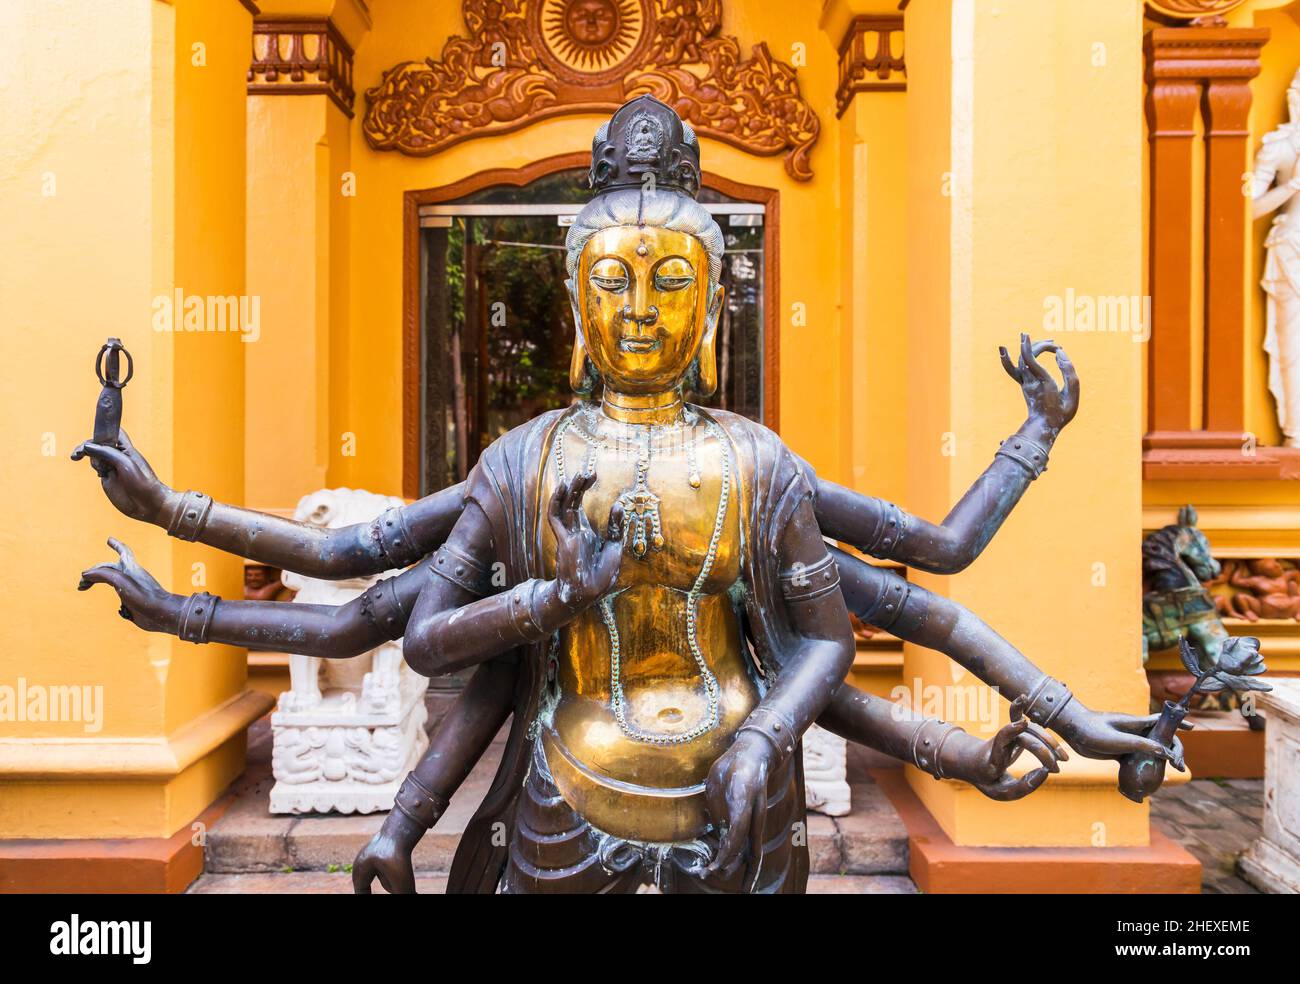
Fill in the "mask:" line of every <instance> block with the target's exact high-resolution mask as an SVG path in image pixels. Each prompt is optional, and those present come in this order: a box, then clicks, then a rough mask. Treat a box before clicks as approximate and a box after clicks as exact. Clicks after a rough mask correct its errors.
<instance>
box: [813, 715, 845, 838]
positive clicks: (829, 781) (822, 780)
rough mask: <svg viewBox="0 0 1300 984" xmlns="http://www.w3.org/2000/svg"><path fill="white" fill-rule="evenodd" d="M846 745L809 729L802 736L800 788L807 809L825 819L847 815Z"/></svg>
mask: <svg viewBox="0 0 1300 984" xmlns="http://www.w3.org/2000/svg"><path fill="white" fill-rule="evenodd" d="M848 747H849V746H848V742H846V741H845V740H844V739H843V738H841V737H840V736H839V735H833V734H831V733H830V732H829V731H827V730H826V729H825V728H820V727H818V726H817V725H815V724H814V725H813V726H812V727H811V728H809V729H808V730H807V731H805V732H804V735H803V784H804V795H805V796H806V797H807V800H808V809H810V810H816V811H817V812H818V813H824V814H826V815H827V816H828V817H842V816H844V815H845V814H847V813H848V812H849V809H850V803H849V783H848V778H847V776H848Z"/></svg>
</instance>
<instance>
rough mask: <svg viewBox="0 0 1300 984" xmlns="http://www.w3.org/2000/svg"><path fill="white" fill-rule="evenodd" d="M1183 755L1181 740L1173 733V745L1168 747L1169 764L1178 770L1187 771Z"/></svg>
mask: <svg viewBox="0 0 1300 984" xmlns="http://www.w3.org/2000/svg"><path fill="white" fill-rule="evenodd" d="M1183 756H1184V752H1183V741H1182V739H1181V738H1179V737H1178V736H1177V735H1174V738H1173V745H1172V747H1171V748H1170V749H1169V764H1170V765H1172V766H1173V767H1174V768H1175V769H1177V770H1178V771H1179V772H1186V771H1187V763H1186V761H1185V760H1184V757H1183Z"/></svg>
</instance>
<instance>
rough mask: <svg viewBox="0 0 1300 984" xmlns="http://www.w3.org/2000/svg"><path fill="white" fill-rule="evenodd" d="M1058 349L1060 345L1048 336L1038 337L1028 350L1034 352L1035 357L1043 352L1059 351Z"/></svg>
mask: <svg viewBox="0 0 1300 984" xmlns="http://www.w3.org/2000/svg"><path fill="white" fill-rule="evenodd" d="M1060 349H1061V346H1059V345H1057V344H1056V342H1054V341H1052V339H1050V338H1040V339H1039V340H1038V341H1036V342H1034V343H1033V345H1032V346H1031V347H1030V351H1031V352H1033V353H1034V358H1035V359H1037V358H1038V357H1039V356H1040V355H1042V354H1043V353H1044V352H1059V351H1060Z"/></svg>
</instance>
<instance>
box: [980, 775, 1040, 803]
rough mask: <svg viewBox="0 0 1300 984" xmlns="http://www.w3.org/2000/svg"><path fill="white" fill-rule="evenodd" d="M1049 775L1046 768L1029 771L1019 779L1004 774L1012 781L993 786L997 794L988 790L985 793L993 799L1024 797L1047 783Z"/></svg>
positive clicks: (1006, 800)
mask: <svg viewBox="0 0 1300 984" xmlns="http://www.w3.org/2000/svg"><path fill="white" fill-rule="evenodd" d="M1047 776H1048V772H1047V770H1046V769H1035V770H1034V771H1033V772H1028V773H1026V774H1025V775H1023V776H1021V777H1020V778H1019V779H1012V778H1011V777H1010V776H1004V777H1003V778H1004V779H1006V780H1010V781H1009V782H999V783H998V784H997V785H995V786H994V787H993V789H994V792H996V793H997V795H993V793H987V792H986V793H985V795H987V796H989V797H990V798H991V799H995V800H1002V801H1003V802H1009V801H1011V800H1018V799H1023V798H1024V797H1026V796H1028V795H1029V794H1030V793H1032V792H1033V791H1034V790H1035V789H1037V788H1038V787H1039V786H1041V785H1042V784H1043V783H1045V782H1046V781H1047Z"/></svg>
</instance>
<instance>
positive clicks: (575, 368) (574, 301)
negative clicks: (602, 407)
mask: <svg viewBox="0 0 1300 984" xmlns="http://www.w3.org/2000/svg"><path fill="white" fill-rule="evenodd" d="M564 286H565V288H566V289H567V290H568V291H569V303H570V304H571V305H572V307H573V357H572V358H571V359H570V360H569V388H570V389H572V390H573V392H574V393H576V394H577V395H578V396H580V397H582V398H583V399H584V400H585V399H588V398H589V397H590V396H591V394H592V393H594V392H595V391H596V384H597V383H598V382H600V374H599V373H597V372H596V367H595V365H594V364H593V363H592V361H591V359H590V358H589V357H588V355H587V343H586V341H585V340H584V339H583V337H582V316H581V314H579V311H578V292H577V289H576V288H575V286H574V283H573V281H572V280H566V281H565V282H564Z"/></svg>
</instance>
